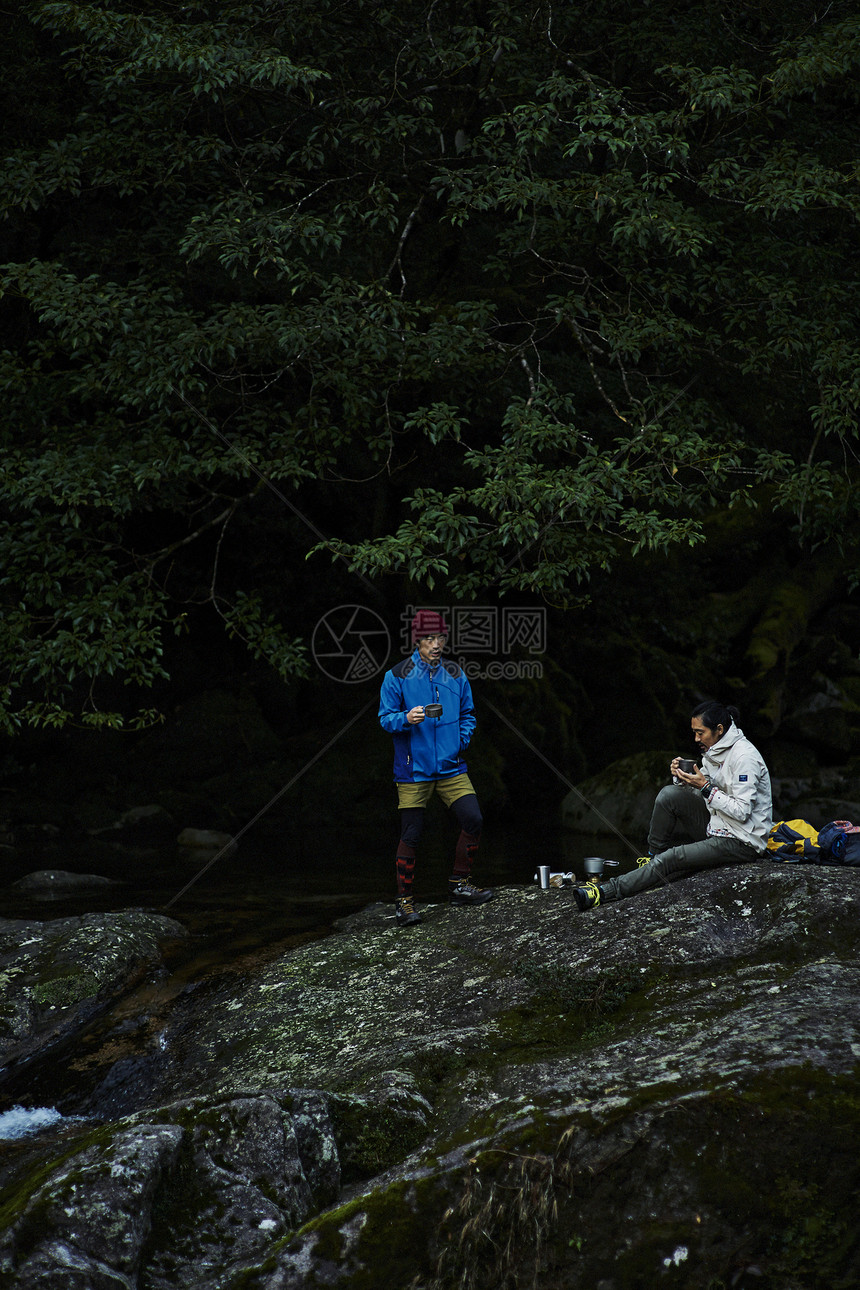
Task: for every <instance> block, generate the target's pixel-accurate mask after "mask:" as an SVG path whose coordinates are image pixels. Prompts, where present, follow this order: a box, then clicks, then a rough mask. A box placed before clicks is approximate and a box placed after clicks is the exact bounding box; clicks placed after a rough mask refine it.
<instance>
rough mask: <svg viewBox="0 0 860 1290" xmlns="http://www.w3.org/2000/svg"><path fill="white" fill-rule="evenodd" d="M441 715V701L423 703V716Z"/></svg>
mask: <svg viewBox="0 0 860 1290" xmlns="http://www.w3.org/2000/svg"><path fill="white" fill-rule="evenodd" d="M441 715H442V704H441V703H425V704H424V716H425V717H441Z"/></svg>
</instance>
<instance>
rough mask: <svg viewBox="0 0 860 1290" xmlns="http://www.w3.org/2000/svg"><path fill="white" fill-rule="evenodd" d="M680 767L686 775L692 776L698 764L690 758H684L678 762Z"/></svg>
mask: <svg viewBox="0 0 860 1290" xmlns="http://www.w3.org/2000/svg"><path fill="white" fill-rule="evenodd" d="M678 767H679V769H680V770H682V771H683V772H684V774H685V775H692V773H693V771H694V770H695V769H696V763H695V762H694V761H692V760H691V759H690V758H689V757H682V758H681V759H680V760H679V762H678Z"/></svg>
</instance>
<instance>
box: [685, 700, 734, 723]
mask: <svg viewBox="0 0 860 1290" xmlns="http://www.w3.org/2000/svg"><path fill="white" fill-rule="evenodd" d="M693 717H699V718H701V721H702V725H704V726H707V727H708V729H709V730H716V728H717V726H722V727H723V730H728V728H729V726H730V725H731V724H732V722H734V723H735V725H738V724H739V723H740V719H741V714H740V712H739V711H738V710H737V708H735V707H733V706H732V704H730V703H729V704H725V703H719V702H718V701H717V700H716V699H706V700H705V701H704V703H700V704H698V706H697V707H695V708H693V711H692V712H691V713H690V720H692V719H693Z"/></svg>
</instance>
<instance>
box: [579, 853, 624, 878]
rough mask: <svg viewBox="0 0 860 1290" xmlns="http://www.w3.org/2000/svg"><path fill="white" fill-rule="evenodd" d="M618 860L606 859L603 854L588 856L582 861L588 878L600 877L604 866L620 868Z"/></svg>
mask: <svg viewBox="0 0 860 1290" xmlns="http://www.w3.org/2000/svg"><path fill="white" fill-rule="evenodd" d="M618 864H619V861H618V860H604V859H603V856H586V857H585V859H584V860H583V862H582V867H583V869H584V870H585V876H586V878H599V877H601V875H602V873H603V866H604V865H608V866H609V867H610V868H612V869H617V868H618Z"/></svg>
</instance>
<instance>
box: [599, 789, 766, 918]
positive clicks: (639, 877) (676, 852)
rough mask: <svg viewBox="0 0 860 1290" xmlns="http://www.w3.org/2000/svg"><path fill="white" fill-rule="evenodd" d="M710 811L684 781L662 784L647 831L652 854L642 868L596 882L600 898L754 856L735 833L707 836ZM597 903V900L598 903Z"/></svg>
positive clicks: (628, 893)
mask: <svg viewBox="0 0 860 1290" xmlns="http://www.w3.org/2000/svg"><path fill="white" fill-rule="evenodd" d="M709 818H710V812H709V811H708V808H707V806H706V805H705V800H704V798H703V797H702V795H701V793H698V792H696V790H695V789H693V788H690V787H689V785H687V784H667V785H666V787H665V788H661V789H660V792H659V793H658V794H657V800H656V801H655V803H654V811H653V813H652V815H651V826H650V828H649V830H648V845H649V849H650V850H651V851H652V852H654V858H653V860H651V862H650V863H649V864H646V865H643V866H642V868H641V869H633V870H632V871H631V872H630V873H623V874H622V875H621V877H620V878H610V879H609V880H608V882H601V884H600V890H601V893H602V902H603V901H607V902H608V901H612V900H623V899H624V897H625V896H636V895H638V893H639V892H640V891H648V890H649V888H651V887H658V886H659V885H660V884H661V883H663V882H671V881H673V880H674V879H675V878H683V877H685V876H686V875H688V874H691V873H699V872H700V871H701V870H702V869H719V868H720V867H721V866H722V865H728V864H743V863H744V862H749V861H750V860H758V859H759V858H760V855H761V852H759V851H756V849H755V847H751V846H749V844H748V843H746V842H741V841H739V840H738V839H737V838H709V837H707V835H706V830H707V827H708V820H709ZM602 902H601V903H602Z"/></svg>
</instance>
